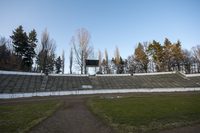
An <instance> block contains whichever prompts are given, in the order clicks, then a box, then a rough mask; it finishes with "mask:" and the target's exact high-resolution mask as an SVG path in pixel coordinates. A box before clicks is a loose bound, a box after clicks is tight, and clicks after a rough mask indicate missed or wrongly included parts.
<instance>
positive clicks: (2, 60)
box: [0, 26, 200, 74]
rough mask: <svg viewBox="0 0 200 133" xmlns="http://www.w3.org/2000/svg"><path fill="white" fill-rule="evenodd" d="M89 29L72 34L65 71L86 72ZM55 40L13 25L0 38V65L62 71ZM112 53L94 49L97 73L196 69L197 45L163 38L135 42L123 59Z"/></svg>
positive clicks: (199, 64) (62, 61)
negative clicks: (187, 46)
mask: <svg viewBox="0 0 200 133" xmlns="http://www.w3.org/2000/svg"><path fill="white" fill-rule="evenodd" d="M90 38H91V35H90V33H89V32H88V31H87V30H86V29H84V28H81V29H78V30H77V32H76V34H75V35H73V36H72V39H71V42H70V46H71V48H70V50H69V58H68V59H69V72H70V73H71V74H72V73H81V74H86V73H88V68H87V67H86V63H85V60H86V59H90V58H94V50H93V47H92V46H91V45H90ZM55 50H56V43H55V41H54V40H53V39H51V38H50V36H49V33H48V32H47V30H45V31H44V32H43V33H42V37H41V40H40V41H38V39H37V32H36V31H35V30H34V29H33V30H31V31H30V32H29V33H27V32H25V31H24V30H23V27H22V26H19V27H17V28H16V29H15V30H14V31H13V33H12V35H11V36H10V39H6V38H4V37H1V38H0V69H1V70H9V71H10V70H14V71H27V72H42V73H46V74H48V73H64V65H65V56H64V51H63V53H62V55H61V56H56V54H55ZM114 53H115V54H114V56H113V57H111V58H109V56H108V52H107V50H106V49H105V51H104V53H102V52H101V51H100V50H99V51H98V60H99V69H98V72H97V73H102V74H113V73H117V74H121V73H131V74H132V73H148V72H166V71H184V72H185V73H200V46H199V45H197V46H195V47H193V48H192V49H191V50H184V49H183V48H182V46H181V42H180V41H177V42H171V41H170V40H169V39H167V38H166V39H165V40H164V42H163V43H162V44H161V43H160V42H158V41H155V40H153V41H152V42H144V43H138V45H137V47H136V48H135V50H134V53H133V54H132V55H130V56H128V58H126V59H123V58H122V57H121V56H120V51H119V49H118V47H116V49H115V52H114Z"/></svg>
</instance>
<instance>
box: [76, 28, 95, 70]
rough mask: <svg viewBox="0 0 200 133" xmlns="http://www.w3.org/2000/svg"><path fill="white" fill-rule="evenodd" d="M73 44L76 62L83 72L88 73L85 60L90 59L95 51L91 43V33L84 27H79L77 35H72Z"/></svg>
mask: <svg viewBox="0 0 200 133" xmlns="http://www.w3.org/2000/svg"><path fill="white" fill-rule="evenodd" d="M72 44H73V49H74V54H75V63H76V65H77V66H78V69H79V70H80V71H81V74H83V73H85V74H86V73H87V70H86V64H85V60H86V59H88V58H89V57H90V56H91V55H92V52H93V48H92V47H91V46H90V45H89V44H90V33H89V32H88V31H87V30H86V29H84V28H81V29H78V31H77V33H76V35H75V36H73V37H72Z"/></svg>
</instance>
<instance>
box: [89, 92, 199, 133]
mask: <svg viewBox="0 0 200 133" xmlns="http://www.w3.org/2000/svg"><path fill="white" fill-rule="evenodd" d="M88 104H89V106H90V109H91V110H92V111H93V112H94V113H95V114H96V115H97V116H99V117H100V118H103V120H104V121H106V122H107V123H108V124H109V125H111V126H112V127H113V128H114V129H116V130H118V131H119V132H124V133H127V132H157V131H159V130H163V129H168V128H173V127H179V126H186V125H190V124H194V123H199V122H200V94H171V95H169V94H165V95H164V94H163V95H146V96H145V95H141V96H135V97H134V96H133V97H128V98H114V99H102V98H101V99H100V98H99V99H92V100H90V101H89V102H88Z"/></svg>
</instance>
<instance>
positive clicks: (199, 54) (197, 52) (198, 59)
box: [192, 45, 200, 73]
mask: <svg viewBox="0 0 200 133" xmlns="http://www.w3.org/2000/svg"><path fill="white" fill-rule="evenodd" d="M192 54H193V58H194V61H195V64H196V65H197V71H198V73H200V45H197V46H195V47H193V48H192Z"/></svg>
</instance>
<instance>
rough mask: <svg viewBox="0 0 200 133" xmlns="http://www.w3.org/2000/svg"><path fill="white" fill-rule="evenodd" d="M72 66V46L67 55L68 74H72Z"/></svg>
mask: <svg viewBox="0 0 200 133" xmlns="http://www.w3.org/2000/svg"><path fill="white" fill-rule="evenodd" d="M72 67H73V48H71V49H70V55H69V70H70V74H72Z"/></svg>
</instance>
